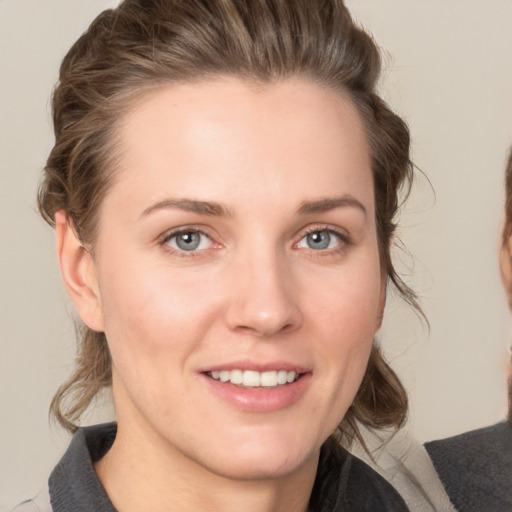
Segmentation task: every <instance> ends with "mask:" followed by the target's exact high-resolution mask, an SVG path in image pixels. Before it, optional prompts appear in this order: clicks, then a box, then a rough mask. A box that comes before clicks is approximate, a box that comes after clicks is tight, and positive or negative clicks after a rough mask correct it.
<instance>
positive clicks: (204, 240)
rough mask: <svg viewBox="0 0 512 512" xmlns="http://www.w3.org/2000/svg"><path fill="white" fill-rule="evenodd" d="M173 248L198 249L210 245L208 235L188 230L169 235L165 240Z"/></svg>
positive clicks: (206, 247)
mask: <svg viewBox="0 0 512 512" xmlns="http://www.w3.org/2000/svg"><path fill="white" fill-rule="evenodd" d="M165 243H166V244H167V245H169V246H170V247H172V248H173V249H178V250H179V251H186V252H191V251H200V250H203V249H208V248H209V247H211V245H212V241H211V239H210V237H208V236H207V235H206V234H205V233H203V232H201V231H195V230H188V231H181V232H179V233H175V234H173V235H171V236H170V237H169V238H168V239H167V241H166V242H165Z"/></svg>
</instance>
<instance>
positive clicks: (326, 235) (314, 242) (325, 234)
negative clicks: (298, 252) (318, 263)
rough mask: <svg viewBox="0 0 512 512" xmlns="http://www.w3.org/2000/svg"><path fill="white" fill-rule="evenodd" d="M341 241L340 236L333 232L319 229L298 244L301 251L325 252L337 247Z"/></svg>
mask: <svg viewBox="0 0 512 512" xmlns="http://www.w3.org/2000/svg"><path fill="white" fill-rule="evenodd" d="M340 241H341V239H340V236H339V235H337V234H336V233H334V232H333V231H331V230H329V229H319V230H317V231H312V232H311V233H308V234H307V235H306V236H304V237H303V238H302V239H301V240H300V241H299V243H298V244H297V247H298V248H300V249H312V250H314V251H324V250H326V249H333V248H335V247H337V246H338V245H339V244H340Z"/></svg>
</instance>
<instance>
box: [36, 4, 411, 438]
mask: <svg viewBox="0 0 512 512" xmlns="http://www.w3.org/2000/svg"><path fill="white" fill-rule="evenodd" d="M380 71H381V59H380V54H379V50H378V48H377V46H376V44H375V43H374V41H373V40H372V38H371V37H370V36H369V35H368V34H367V33H366V32H364V31H363V30H362V29H360V28H359V27H357V26H356V25H355V23H354V22H353V20H352V18H351V16H350V14H349V12H348V10H347V8H346V7H345V5H344V3H343V1H342V0H125V1H124V2H122V3H121V4H120V5H119V6H118V7H117V8H116V9H110V10H106V11H104V12H102V13H101V14H100V15H99V16H98V17H97V18H96V19H95V20H94V21H93V23H92V24H91V25H90V27H89V29H88V30H87V31H86V32H85V33H84V34H83V35H82V36H81V37H80V38H79V39H78V41H77V42H76V43H75V44H74V45H73V47H72V48H71V50H70V51H69V52H68V54H67V55H66V57H65V58H64V61H63V62H62V65H61V69H60V76H59V82H58V84H57V87H56V89H55V91H54V95H53V103H52V105H53V120H54V129H55V139H56V140H55V145H54V148H53V150H52V151H51V154H50V156H49V158H48V161H47V165H46V167H45V175H44V180H43V182H42V184H41V187H40V190H39V208H40V211H41V213H42V215H43V217H44V218H45V219H46V220H47V221H48V222H49V223H50V224H51V225H54V220H55V213H56V212H57V211H60V210H64V211H65V212H66V214H67V216H68V221H69V222H70V224H71V225H72V226H73V228H74V229H75V231H76V233H77V235H78V237H79V238H80V240H81V242H82V243H83V244H84V246H85V247H87V248H88V249H89V250H91V252H92V253H93V254H94V240H95V235H96V228H97V225H98V217H99V212H100V205H101V203H102V200H103V198H104V197H105V194H107V193H108V190H109V188H110V187H111V186H112V183H113V181H114V180H115V179H116V164H117V160H118V158H119V152H118V143H117V139H116V137H117V129H118V126H119V123H120V122H121V120H122V119H123V116H124V115H125V114H126V113H127V112H128V111H129V110H130V109H131V108H133V107H134V105H136V104H137V101H138V100H140V99H141V97H143V96H144V95H146V94H148V93H149V92H151V91H154V90H156V89H158V88H161V87H164V86H167V85H169V84H172V83H182V82H197V81H204V80H209V79H213V78H217V77H220V76H234V77H237V78H239V79H242V80H245V81H248V82H252V83H256V84H261V85H271V84H272V83H275V82H276V81H279V80H286V79H292V78H301V79H305V80H309V81H311V82H313V83H316V84H318V85H319V86H322V87H326V88H329V89H331V90H332V91H334V92H336V93H338V94H342V95H344V96H345V97H348V98H349V99H350V100H351V101H352V102H353V104H354V105H355V107H356V108H357V110H358V112H359V114H360V116H361V119H362V120H363V123H364V126H365V130H366V133H367V137H368V141H369V147H370V152H371V163H372V173H373V181H374V188H375V205H376V206H375V217H376V226H377V236H378V246H379V254H380V261H381V268H382V271H383V274H384V275H385V276H386V277H387V280H388V284H389V283H391V284H392V285H394V287H395V288H396V289H397V290H398V292H399V293H400V295H401V296H402V297H403V298H404V299H405V300H406V301H407V302H409V303H410V304H412V305H413V306H414V307H415V308H417V309H418V310H419V306H418V304H417V301H416V296H415V294H414V292H413V291H412V290H411V289H410V288H409V287H408V286H407V285H406V284H405V283H404V282H403V281H402V280H401V278H400V277H399V276H398V275H397V273H396V272H395V269H394V267H393V263H392V259H391V247H392V242H393V238H394V236H393V235H394V231H395V227H396V225H395V217H396V213H397V211H398V209H399V206H400V203H401V198H402V195H403V196H405V195H407V193H408V190H409V189H410V185H411V182H412V178H413V166H412V163H411V161H410V155H409V146H410V136H409V130H408V128H407V126H406V124H405V123H404V121H403V120H402V119H401V118H400V117H398V116H397V115H396V114H394V113H393V112H392V111H391V110H390V108H389V107H388V106H387V105H386V103H385V102H384V101H383V100H382V99H381V98H380V97H379V96H378V94H377V92H376V86H377V81H378V79H379V76H380ZM110 384H111V360H110V355H109V351H108V345H107V341H106V339H105V335H104V333H101V332H94V331H92V330H90V329H88V328H87V327H85V326H84V327H83V328H82V332H81V334H80V339H79V346H78V358H77V367H76V370H75V372H74V373H73V375H72V376H71V377H70V379H69V380H68V381H67V382H66V383H64V384H63V385H62V386H61V388H60V389H59V390H58V392H57V394H56V396H55V397H54V400H53V402H52V408H51V410H52V412H53V414H54V415H55V416H56V418H57V419H58V420H59V422H60V423H61V424H62V425H63V426H64V427H65V428H67V429H68V430H70V431H73V430H75V429H76V428H77V422H78V421H79V419H80V416H81V415H82V413H83V412H84V411H85V410H86V409H87V407H88V406H89V404H90V403H91V401H92V400H93V398H94V397H95V396H96V394H97V393H98V392H99V391H100V390H101V389H102V388H104V387H107V386H109V385H110ZM406 414H407V396H406V393H405V390H404V388H403V386H402V384H401V383H400V381H399V379H398V377H397V376H396V374H395V373H394V372H393V370H392V369H391V368H390V367H389V365H388V364H387V363H386V361H385V360H384V358H383V357H382V355H381V352H380V349H379V347H378V344H377V343H374V346H373V349H372V352H371V356H370V360H369V362H368V367H367V369H366V374H365V376H364V378H363V382H362V384H361V387H360V389H359V391H358V393H357V396H356V398H355V400H354V402H353V404H352V405H351V407H350V408H349V410H348V412H347V413H346V415H345V418H344V419H343V421H342V423H341V425H340V426H339V432H340V434H341V439H342V441H344V442H345V443H348V442H350V440H351V439H352V438H353V437H354V436H357V437H359V435H360V434H359V430H358V422H359V423H361V424H363V425H365V426H366V427H368V428H377V429H378V428H383V427H395V428H399V427H400V426H401V425H402V424H403V422H404V421H405V418H406Z"/></svg>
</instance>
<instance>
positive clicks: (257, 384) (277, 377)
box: [206, 370, 301, 388]
mask: <svg viewBox="0 0 512 512" xmlns="http://www.w3.org/2000/svg"><path fill="white" fill-rule="evenodd" d="M206 375H208V377H210V378H212V379H213V380H217V381H220V382H225V383H227V382H229V383H231V384H235V385H237V386H241V387H247V388H274V387H277V386H283V385H285V384H292V383H293V382H296V381H297V380H298V379H300V377H301V374H300V373H298V372H295V371H293V370H292V371H287V370H271V371H266V372H257V371H254V370H220V371H213V372H206Z"/></svg>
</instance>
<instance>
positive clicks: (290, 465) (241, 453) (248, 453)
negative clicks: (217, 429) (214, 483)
mask: <svg viewBox="0 0 512 512" xmlns="http://www.w3.org/2000/svg"><path fill="white" fill-rule="evenodd" d="M280 434H281V435H275V434H274V435H272V434H271V433H268V432H267V433H265V434H264V435H254V436H252V437H251V438H250V439H247V438H246V439H240V438H238V439H234V438H232V442H230V443H229V446H228V447H227V448H225V447H223V446H218V447H217V449H216V450H215V451H216V452H217V453H216V454H215V455H213V454H212V455H213V457H209V459H210V463H211V464H209V466H210V468H211V470H213V472H214V473H217V474H219V475H221V476H223V477H225V478H230V479H236V480H265V479H269V478H279V477H285V476H287V475H290V474H292V473H294V472H296V471H298V470H299V469H300V468H301V467H302V466H304V465H305V464H310V463H314V464H316V460H317V458H318V453H319V450H320V446H321V443H316V442H313V441H312V442H310V443H308V442H305V439H304V437H302V438H300V437H299V436H297V433H296V432H294V433H288V434H287V435H283V433H280ZM233 437H235V436H233ZM210 449H211V447H210ZM210 453H212V452H210Z"/></svg>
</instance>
